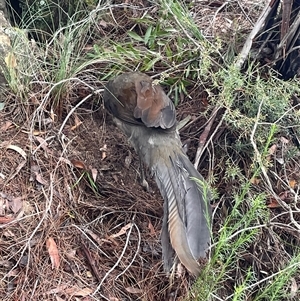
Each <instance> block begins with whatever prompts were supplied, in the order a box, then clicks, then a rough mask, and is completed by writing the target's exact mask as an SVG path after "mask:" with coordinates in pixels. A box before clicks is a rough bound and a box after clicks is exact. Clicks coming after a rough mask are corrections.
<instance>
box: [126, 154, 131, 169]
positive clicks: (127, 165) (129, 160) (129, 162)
mask: <svg viewBox="0 0 300 301" xmlns="http://www.w3.org/2000/svg"><path fill="white" fill-rule="evenodd" d="M131 162H132V155H131V153H129V154H128V156H126V158H125V166H126V167H127V168H128V169H129V167H130V164H131Z"/></svg>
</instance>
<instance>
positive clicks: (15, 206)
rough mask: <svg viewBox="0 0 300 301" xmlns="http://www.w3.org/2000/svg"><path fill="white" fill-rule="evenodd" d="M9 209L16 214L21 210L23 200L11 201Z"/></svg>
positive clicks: (18, 198) (14, 199) (20, 198)
mask: <svg viewBox="0 0 300 301" xmlns="http://www.w3.org/2000/svg"><path fill="white" fill-rule="evenodd" d="M9 207H10V209H11V211H12V212H13V213H18V212H19V211H20V210H21V209H22V208H23V198H22V197H17V198H13V199H11V200H10V205H9Z"/></svg>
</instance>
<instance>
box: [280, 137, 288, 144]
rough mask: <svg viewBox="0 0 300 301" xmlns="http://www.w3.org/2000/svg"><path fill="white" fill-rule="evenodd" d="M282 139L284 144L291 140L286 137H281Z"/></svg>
mask: <svg viewBox="0 0 300 301" xmlns="http://www.w3.org/2000/svg"><path fill="white" fill-rule="evenodd" d="M280 141H281V142H282V143H283V144H288V143H289V142H290V141H289V140H288V139H286V138H285V137H280Z"/></svg>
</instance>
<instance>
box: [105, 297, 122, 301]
mask: <svg viewBox="0 0 300 301" xmlns="http://www.w3.org/2000/svg"><path fill="white" fill-rule="evenodd" d="M108 300H109V301H120V299H118V298H116V297H112V296H108Z"/></svg>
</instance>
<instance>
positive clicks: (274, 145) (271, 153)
mask: <svg viewBox="0 0 300 301" xmlns="http://www.w3.org/2000/svg"><path fill="white" fill-rule="evenodd" d="M276 149H277V145H276V144H273V145H272V146H271V147H270V148H269V154H270V155H274V153H275V152H276Z"/></svg>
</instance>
